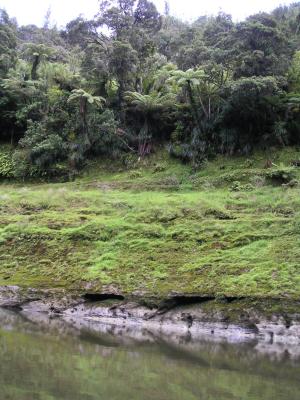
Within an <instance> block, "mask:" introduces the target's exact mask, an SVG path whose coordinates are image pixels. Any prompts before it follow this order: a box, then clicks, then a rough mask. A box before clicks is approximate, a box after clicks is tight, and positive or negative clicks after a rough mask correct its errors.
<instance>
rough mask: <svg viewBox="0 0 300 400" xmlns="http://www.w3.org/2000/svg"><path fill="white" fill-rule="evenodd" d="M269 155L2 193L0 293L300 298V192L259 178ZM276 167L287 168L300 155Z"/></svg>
mask: <svg viewBox="0 0 300 400" xmlns="http://www.w3.org/2000/svg"><path fill="white" fill-rule="evenodd" d="M267 158H268V159H269V158H270V155H269V154H256V155H255V156H253V160H252V161H251V163H249V160H248V161H247V159H243V158H230V159H226V158H224V157H221V158H219V159H217V160H215V161H214V162H211V163H208V165H207V166H206V167H205V168H203V169H202V170H201V171H199V172H197V173H196V174H195V173H194V172H193V171H191V169H190V168H189V167H188V166H182V165H181V164H179V163H177V162H176V161H174V160H171V161H170V160H168V159H167V158H166V157H165V155H163V156H161V159H159V158H158V156H155V157H153V158H150V159H148V160H146V161H145V162H143V164H142V165H138V166H136V165H135V167H134V169H129V170H127V171H123V170H120V171H119V170H118V168H119V167H116V169H117V171H108V170H107V169H104V168H103V166H102V165H96V164H95V165H94V166H93V168H92V166H91V167H90V169H89V170H87V172H85V173H84V174H83V176H82V177H81V178H80V179H78V180H77V181H76V182H72V183H67V184H40V185H38V184H36V185H33V184H31V185H26V186H24V185H17V184H16V185H7V184H3V185H2V186H0V284H18V285H23V286H34V287H66V288H85V287H87V286H88V287H89V288H93V289H95V290H96V289H100V288H102V287H103V286H105V285H114V286H116V287H118V288H119V289H120V290H121V291H123V292H124V293H132V292H135V291H140V292H142V293H147V294H149V295H156V296H158V295H159V296H163V295H166V294H168V293H170V292H181V293H197V294H201V295H213V296H222V295H225V296H250V297H253V296H254V297H287V298H299V296H300V274H299V268H300V267H299V266H300V250H299V249H300V190H299V188H298V187H293V188H287V187H282V186H280V185H273V184H272V183H271V182H269V183H268V182H267V181H266V182H264V181H262V180H261V179H258V178H257V177H260V178H261V177H264V176H266V174H267V173H269V172H268V170H266V169H265V168H264V160H265V159H267ZM273 158H274V163H275V162H277V163H278V164H280V165H282V166H286V167H289V168H290V162H291V160H293V159H296V158H297V152H296V150H294V149H285V150H284V151H282V152H278V153H276V155H274V156H273ZM161 165H163V167H160V166H161ZM249 165H250V167H249ZM274 168H275V167H274ZM91 169H92V172H91ZM136 170H138V172H139V173H138V174H136V173H134V174H133V171H136ZM225 174H227V178H226V179H225V178H224V176H225ZM228 174H229V175H230V176H229V178H228ZM231 175H232V177H231ZM299 175H300V174H299V171H298V169H297V168H296V167H294V169H293V176H295V177H296V178H298V177H299ZM174 177H176V179H175V178H174ZM232 181H240V182H242V183H243V185H241V187H240V188H239V191H232V190H231V189H230V187H231V184H232ZM256 181H257V184H256V183H255V182H256ZM166 182H167V183H168V184H166ZM248 183H249V184H250V183H251V185H252V186H253V188H252V190H251V191H249V190H248V189H246V188H247V184H248Z"/></svg>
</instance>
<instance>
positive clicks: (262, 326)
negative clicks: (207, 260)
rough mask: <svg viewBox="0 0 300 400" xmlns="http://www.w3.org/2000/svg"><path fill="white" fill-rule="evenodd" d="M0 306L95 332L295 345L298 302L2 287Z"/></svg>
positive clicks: (299, 340)
mask: <svg viewBox="0 0 300 400" xmlns="http://www.w3.org/2000/svg"><path fill="white" fill-rule="evenodd" d="M0 307H5V308H9V309H15V310H17V311H18V312H21V313H22V314H24V315H27V316H30V315H31V316H32V315H35V317H34V318H33V319H39V318H40V319H41V318H43V316H50V317H52V318H53V317H57V318H61V319H63V320H65V321H66V322H68V323H69V324H70V325H73V326H77V325H80V326H88V327H89V328H90V329H93V330H95V331H103V329H104V328H103V327H104V326H115V327H119V328H120V329H127V328H128V329H130V330H146V331H148V332H153V334H162V335H165V336H170V337H171V336H172V335H173V336H174V335H176V336H177V337H178V338H187V337H189V338H192V339H205V340H214V341H216V340H217V341H219V340H227V341H230V342H240V341H248V340H258V341H260V342H261V343H275V344H276V343H279V344H280V343H281V344H287V345H299V346H300V303H299V302H295V301H293V302H284V301H282V300H281V301H279V300H261V299H260V300H253V299H252V300H250V299H237V298H225V299H214V298H207V297H201V296H191V295H189V296H183V295H180V296H179V295H176V294H174V295H173V296H170V297H168V298H167V299H165V300H163V301H162V300H156V299H145V298H142V297H131V298H129V297H128V298H126V296H123V295H121V294H119V293H115V292H114V293H112V292H107V293H69V292H65V291H61V290H44V291H41V290H40V291H37V290H33V289H27V290H25V289H21V288H19V287H15V286H7V287H1V288H0ZM37 315H39V316H40V317H38V316H37ZM262 348H263V346H262Z"/></svg>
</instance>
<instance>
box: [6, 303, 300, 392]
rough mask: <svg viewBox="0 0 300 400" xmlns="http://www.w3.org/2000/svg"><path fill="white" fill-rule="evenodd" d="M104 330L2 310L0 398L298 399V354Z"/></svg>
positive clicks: (281, 348) (290, 350) (251, 345)
mask: <svg viewBox="0 0 300 400" xmlns="http://www.w3.org/2000/svg"><path fill="white" fill-rule="evenodd" d="M104 331H105V332H102V333H99V332H98V333H94V332H92V331H90V330H89V329H87V328H86V327H84V328H81V329H79V328H78V327H74V326H70V325H68V324H65V323H63V322H62V321H60V320H49V321H48V320H46V319H45V320H42V321H41V320H39V321H38V322H36V321H34V322H33V321H32V318H28V317H24V316H21V315H19V314H16V313H13V312H9V311H4V310H0V399H1V400H52V399H53V400H54V399H55V400H56V399H57V400H58V399H59V400H96V399H97V400H98V399H99V400H150V399H151V400H225V399H226V400H235V399H236V400H250V399H251V400H271V399H272V400H299V399H300V349H299V348H298V347H293V346H291V347H287V346H286V345H272V346H271V345H270V344H266V343H259V342H249V343H239V344H230V343H225V342H221V343H218V342H201V341H200V342H195V341H192V340H191V339H190V338H186V339H185V340H182V339H181V340H179V341H177V340H175V339H174V338H169V339H167V338H163V337H159V336H154V335H153V334H150V333H147V332H138V331H126V330H125V331H124V330H122V329H119V328H112V327H107V328H106V329H104Z"/></svg>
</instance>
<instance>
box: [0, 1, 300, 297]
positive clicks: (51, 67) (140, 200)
mask: <svg viewBox="0 0 300 400" xmlns="http://www.w3.org/2000/svg"><path fill="white" fill-rule="evenodd" d="M299 27H300V3H299V2H298V3H293V4H291V5H290V6H280V7H278V8H276V9H275V10H273V11H272V12H270V13H264V12H262V13H259V14H256V15H252V16H250V17H248V18H246V19H245V20H244V21H239V22H234V21H233V20H232V17H231V16H230V15H228V14H225V13H223V12H220V13H219V14H218V15H215V16H200V17H199V18H197V19H195V21H194V22H183V21H181V20H179V19H178V18H175V17H173V16H172V15H171V14H170V8H169V7H168V2H166V8H165V12H164V13H163V14H160V13H159V12H158V11H157V9H156V7H155V5H154V4H153V3H152V2H151V1H148V0H108V1H100V2H99V12H98V14H97V15H96V16H95V17H94V18H92V19H91V20H86V19H84V18H83V17H82V16H79V17H78V18H76V19H74V20H72V21H70V22H69V23H68V24H67V25H66V26H65V27H62V28H58V27H57V26H56V25H55V24H53V23H52V22H51V15H50V13H47V16H46V18H45V21H44V24H43V26H42V27H37V26H35V25H28V26H20V25H18V23H17V21H16V20H15V19H14V18H11V17H10V16H9V15H8V14H7V12H6V11H5V10H0V183H1V184H0V218H1V219H0V284H1V285H8V284H9V285H21V286H27V287H37V288H40V287H44V288H52V287H61V288H67V289H80V290H108V289H107V288H110V290H114V289H116V290H119V291H121V292H123V293H127V294H134V293H139V294H145V295H153V296H161V297H164V296H166V295H167V294H170V293H188V294H195V293H196V294H201V295H203V296H215V297H219V296H221V297H222V296H233V297H244V296H248V297H259V298H260V297H272V298H275V297H277V298H283V297H287V298H289V299H295V298H298V299H299V294H300V275H299V265H300V264H299V256H300V250H299V249H300V246H299V244H300V243H299V241H300V235H299V233H300V220H299V211H300V210H299V209H300V204H299V203H300V200H299V199H300V198H299V190H300V189H299V180H300V172H299V171H300V168H299V167H300V155H299V146H300V29H299ZM105 288H106V289H105Z"/></svg>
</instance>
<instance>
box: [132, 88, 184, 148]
mask: <svg viewBox="0 0 300 400" xmlns="http://www.w3.org/2000/svg"><path fill="white" fill-rule="evenodd" d="M125 100H126V101H127V102H128V103H129V105H130V106H131V107H133V108H134V109H135V110H136V111H138V112H140V113H141V115H142V117H143V120H144V123H143V126H142V128H141V130H140V132H139V154H140V155H144V154H145V153H147V150H146V149H147V147H148V142H150V140H151V137H152V135H151V132H150V125H151V119H152V117H153V115H154V113H156V112H157V111H163V110H166V109H168V108H170V107H172V106H173V105H174V104H175V102H176V96H175V94H173V93H168V94H164V95H163V94H161V93H158V92H155V91H153V92H151V93H149V94H142V93H138V92H126V93H125Z"/></svg>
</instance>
